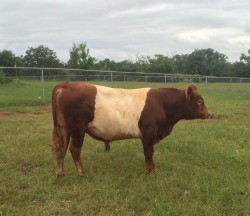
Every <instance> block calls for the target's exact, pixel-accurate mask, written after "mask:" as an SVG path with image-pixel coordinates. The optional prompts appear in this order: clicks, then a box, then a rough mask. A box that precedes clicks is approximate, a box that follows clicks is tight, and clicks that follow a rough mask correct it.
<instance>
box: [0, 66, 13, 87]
mask: <svg viewBox="0 0 250 216" xmlns="http://www.w3.org/2000/svg"><path fill="white" fill-rule="evenodd" d="M12 81H13V80H12V79H11V78H10V77H6V75H5V73H4V72H3V70H1V69H0V84H7V83H10V82H12Z"/></svg>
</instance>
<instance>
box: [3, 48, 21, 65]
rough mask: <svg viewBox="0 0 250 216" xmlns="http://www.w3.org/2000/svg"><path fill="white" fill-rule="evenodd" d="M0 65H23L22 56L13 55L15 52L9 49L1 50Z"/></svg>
mask: <svg viewBox="0 0 250 216" xmlns="http://www.w3.org/2000/svg"><path fill="white" fill-rule="evenodd" d="M0 66H2V67H14V66H23V59H22V57H17V56H15V54H14V53H13V52H12V51H11V50H3V51H1V52H0Z"/></svg>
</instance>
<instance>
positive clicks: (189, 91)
mask: <svg viewBox="0 0 250 216" xmlns="http://www.w3.org/2000/svg"><path fill="white" fill-rule="evenodd" d="M196 91H197V87H196V86H195V85H190V86H188V88H187V90H186V92H185V93H186V98H187V100H190V98H191V97H192V95H193V94H194V92H196Z"/></svg>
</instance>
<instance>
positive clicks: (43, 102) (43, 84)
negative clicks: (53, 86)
mask: <svg viewBox="0 0 250 216" xmlns="http://www.w3.org/2000/svg"><path fill="white" fill-rule="evenodd" d="M42 91H43V96H42V97H43V103H44V102H45V101H44V74H43V68H42Z"/></svg>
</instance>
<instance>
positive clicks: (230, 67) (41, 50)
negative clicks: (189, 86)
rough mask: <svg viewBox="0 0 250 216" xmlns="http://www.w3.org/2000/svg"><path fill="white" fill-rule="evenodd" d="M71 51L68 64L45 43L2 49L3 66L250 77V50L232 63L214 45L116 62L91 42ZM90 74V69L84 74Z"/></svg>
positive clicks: (77, 45) (74, 45) (74, 47)
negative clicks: (98, 54) (98, 53)
mask: <svg viewBox="0 0 250 216" xmlns="http://www.w3.org/2000/svg"><path fill="white" fill-rule="evenodd" d="M69 54H70V59H69V60H68V61H67V63H62V62H60V60H59V59H58V58H57V56H56V53H55V51H53V50H51V49H49V48H48V47H45V46H43V45H39V46H38V47H36V48H33V47H30V48H28V50H27V51H26V55H25V56H24V57H22V56H21V57H17V56H15V55H14V54H13V53H12V52H11V51H9V50H3V51H2V52H0V66H12V67H13V66H14V65H16V66H29V67H48V68H50V67H53V68H58V67H68V68H73V69H86V70H92V69H93V70H94V69H95V70H106V71H128V72H139V71H140V72H149V73H166V74H171V73H175V74H197V75H204V76H220V77H223V76H235V77H250V51H249V52H248V54H241V56H240V58H239V61H236V62H234V63H230V62H228V60H227V59H228V57H227V56H226V55H224V54H222V53H219V52H217V51H215V50H213V49H211V48H208V49H195V50H194V51H193V52H191V53H190V54H183V55H179V54H176V55H174V56H172V57H169V56H165V55H162V54H156V55H154V56H153V57H150V56H147V57H145V56H137V58H136V60H135V61H132V60H123V61H118V62H116V61H113V60H110V59H108V58H106V59H104V60H99V61H98V60H97V59H96V58H95V57H93V56H91V55H90V51H89V48H88V47H87V44H86V43H80V44H73V47H72V48H71V49H70V50H69ZM91 73H94V72H91ZM88 74H89V72H87V73H84V74H83V75H84V76H85V75H86V76H87V75H88Z"/></svg>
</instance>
